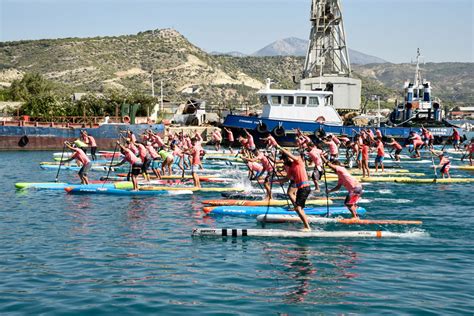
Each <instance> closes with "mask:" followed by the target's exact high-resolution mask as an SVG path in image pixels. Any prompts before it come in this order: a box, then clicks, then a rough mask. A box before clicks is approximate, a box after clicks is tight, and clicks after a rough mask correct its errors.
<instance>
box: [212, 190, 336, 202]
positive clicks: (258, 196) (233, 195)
mask: <svg viewBox="0 0 474 316" xmlns="http://www.w3.org/2000/svg"><path fill="white" fill-rule="evenodd" d="M272 195H273V198H275V199H277V200H286V199H288V195H286V194H283V193H273V194H272ZM221 196H222V197H224V198H227V199H232V200H246V201H257V200H263V199H264V198H265V195H264V194H263V193H247V192H245V193H241V192H222V193H221ZM308 199H310V200H318V199H323V200H324V201H326V200H325V198H323V197H321V196H316V195H310V196H309V197H308ZM344 199H345V197H344V196H333V197H331V200H333V201H334V200H344Z"/></svg>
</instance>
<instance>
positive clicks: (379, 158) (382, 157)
mask: <svg viewBox="0 0 474 316" xmlns="http://www.w3.org/2000/svg"><path fill="white" fill-rule="evenodd" d="M383 160H384V156H377V157H375V162H376V163H383Z"/></svg>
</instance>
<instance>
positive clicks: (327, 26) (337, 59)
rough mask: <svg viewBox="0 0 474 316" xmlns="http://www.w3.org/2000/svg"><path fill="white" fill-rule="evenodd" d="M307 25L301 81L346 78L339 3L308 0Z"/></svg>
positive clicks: (337, 0) (347, 62)
mask: <svg viewBox="0 0 474 316" xmlns="http://www.w3.org/2000/svg"><path fill="white" fill-rule="evenodd" d="M311 24H312V28H311V35H310V45H309V47H308V52H307V54H306V61H305V66H304V71H303V78H315V77H322V76H324V75H336V76H341V77H350V75H351V64H350V60H349V54H348V48H347V45H346V34H345V30H344V21H343V19H342V6H341V2H340V0H312V7H311Z"/></svg>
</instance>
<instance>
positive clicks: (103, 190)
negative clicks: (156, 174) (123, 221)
mask: <svg viewBox="0 0 474 316" xmlns="http://www.w3.org/2000/svg"><path fill="white" fill-rule="evenodd" d="M64 190H65V191H66V192H67V193H70V194H102V195H123V196H137V195H180V194H193V191H191V190H186V189H181V190H166V191H165V190H161V191H151V190H146V191H143V190H139V191H132V190H120V189H110V188H83V187H81V188H74V187H67V188H65V189H64Z"/></svg>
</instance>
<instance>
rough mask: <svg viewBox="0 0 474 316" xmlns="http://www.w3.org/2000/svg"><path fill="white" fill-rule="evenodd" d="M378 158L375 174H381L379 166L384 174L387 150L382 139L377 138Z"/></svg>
mask: <svg viewBox="0 0 474 316" xmlns="http://www.w3.org/2000/svg"><path fill="white" fill-rule="evenodd" d="M375 144H376V150H377V156H376V157H375V172H376V173H378V172H379V165H380V167H381V168H382V172H385V168H384V165H383V160H384V158H385V149H384V146H383V142H382V138H377V140H376V142H375Z"/></svg>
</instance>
